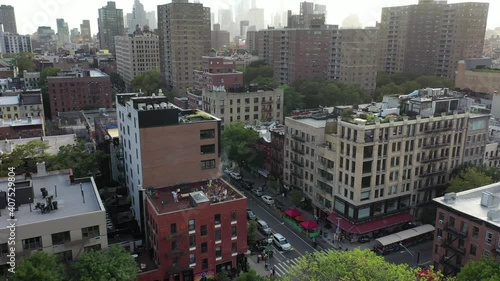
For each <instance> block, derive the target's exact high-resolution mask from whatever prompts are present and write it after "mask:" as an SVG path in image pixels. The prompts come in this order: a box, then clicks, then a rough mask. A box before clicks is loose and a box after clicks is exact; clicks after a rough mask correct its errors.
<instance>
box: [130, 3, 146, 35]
mask: <svg viewBox="0 0 500 281" xmlns="http://www.w3.org/2000/svg"><path fill="white" fill-rule="evenodd" d="M127 16H128V15H127ZM128 20H129V22H127V27H128V33H129V34H133V33H134V31H135V29H136V26H137V25H139V28H140V29H142V28H143V27H144V26H145V25H149V21H148V19H147V18H146V11H145V10H144V5H142V3H141V1H139V0H135V2H134V7H133V9H132V15H131V18H129V19H128Z"/></svg>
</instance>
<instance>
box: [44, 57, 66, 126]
mask: <svg viewBox="0 0 500 281" xmlns="http://www.w3.org/2000/svg"><path fill="white" fill-rule="evenodd" d="M59 71H61V70H60V69H59V68H54V67H47V68H44V69H43V70H42V72H41V73H40V88H41V90H42V99H43V111H44V115H45V117H46V118H48V119H52V114H51V110H50V98H49V88H48V86H47V78H48V77H53V76H57V74H58V73H59Z"/></svg>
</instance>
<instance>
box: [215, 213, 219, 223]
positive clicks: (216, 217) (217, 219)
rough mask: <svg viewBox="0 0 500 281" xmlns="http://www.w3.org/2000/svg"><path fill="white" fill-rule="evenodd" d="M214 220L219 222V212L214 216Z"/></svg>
mask: <svg viewBox="0 0 500 281" xmlns="http://www.w3.org/2000/svg"><path fill="white" fill-rule="evenodd" d="M214 222H215V224H220V214H216V215H215V216H214Z"/></svg>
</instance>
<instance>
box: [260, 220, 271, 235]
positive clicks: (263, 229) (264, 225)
mask: <svg viewBox="0 0 500 281" xmlns="http://www.w3.org/2000/svg"><path fill="white" fill-rule="evenodd" d="M257 229H258V230H259V231H260V232H262V233H264V234H268V235H269V234H271V228H270V227H269V225H267V223H266V222H265V221H263V220H257Z"/></svg>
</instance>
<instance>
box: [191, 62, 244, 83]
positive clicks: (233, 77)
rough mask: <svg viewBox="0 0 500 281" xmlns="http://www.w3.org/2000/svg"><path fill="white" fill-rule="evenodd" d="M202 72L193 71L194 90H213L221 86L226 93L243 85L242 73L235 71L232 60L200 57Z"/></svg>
mask: <svg viewBox="0 0 500 281" xmlns="http://www.w3.org/2000/svg"><path fill="white" fill-rule="evenodd" d="M202 66H203V69H202V70H195V71H194V76H195V89H197V90H202V89H207V90H210V91H211V90H213V88H214V87H221V86H223V87H224V88H225V89H226V91H229V90H230V89H234V88H238V87H241V86H242V85H243V73H241V72H238V71H236V62H235V61H234V60H228V59H224V58H223V57H209V56H203V57H202Z"/></svg>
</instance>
